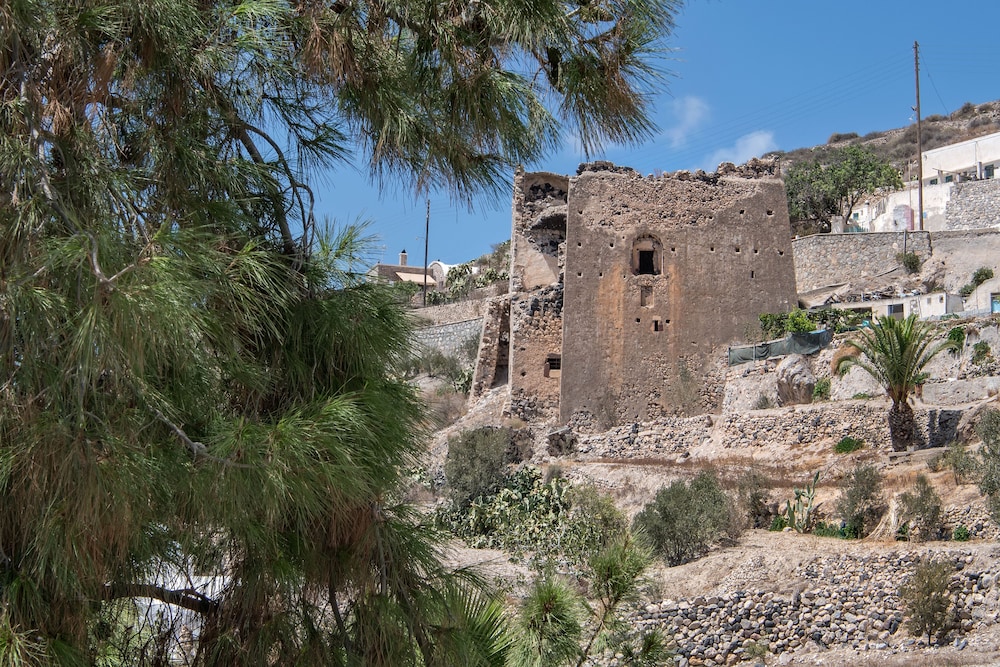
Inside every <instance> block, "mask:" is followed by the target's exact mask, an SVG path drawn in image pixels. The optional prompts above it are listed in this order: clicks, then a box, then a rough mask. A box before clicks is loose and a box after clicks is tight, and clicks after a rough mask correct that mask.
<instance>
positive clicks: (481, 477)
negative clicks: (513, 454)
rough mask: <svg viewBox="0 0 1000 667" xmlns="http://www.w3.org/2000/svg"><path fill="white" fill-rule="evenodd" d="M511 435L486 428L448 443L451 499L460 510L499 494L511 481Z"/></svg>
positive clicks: (464, 434) (452, 439) (468, 432)
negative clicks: (474, 501) (503, 486)
mask: <svg viewBox="0 0 1000 667" xmlns="http://www.w3.org/2000/svg"><path fill="white" fill-rule="evenodd" d="M510 447H511V434H510V431H508V430H507V429H504V428H497V427H494V426H484V427H482V428H477V429H474V430H472V431H465V432H464V433H462V434H461V435H459V436H457V437H454V438H451V439H450V440H449V441H448V454H447V456H446V457H445V462H444V474H445V478H446V479H447V480H448V497H449V498H450V500H451V502H452V503H453V504H454V505H456V506H458V507H465V506H467V505H468V504H469V503H470V502H472V501H473V500H475V499H477V498H480V497H483V496H489V495H491V494H493V493H494V492H496V490H497V489H499V488H500V486H501V484H503V482H504V480H505V479H506V478H507V476H508V473H507V464H508V463H509V462H510V459H509V457H508V451H509V450H510Z"/></svg>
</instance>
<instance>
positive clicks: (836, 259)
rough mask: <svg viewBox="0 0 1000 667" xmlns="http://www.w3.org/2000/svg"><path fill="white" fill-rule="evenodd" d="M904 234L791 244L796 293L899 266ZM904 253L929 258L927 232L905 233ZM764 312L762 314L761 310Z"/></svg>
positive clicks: (813, 239)
mask: <svg viewBox="0 0 1000 667" xmlns="http://www.w3.org/2000/svg"><path fill="white" fill-rule="evenodd" d="M903 245H904V241H903V232H870V233H859V234H813V235H812V236H806V237H803V238H799V239H795V240H794V241H793V242H792V251H793V255H794V257H795V286H796V290H797V291H798V292H799V293H802V292H808V291H810V290H814V289H818V288H820V287H827V286H829V285H837V284H840V283H845V282H848V281H853V280H862V279H864V278H873V277H875V276H877V275H880V274H882V273H885V272H886V271H888V270H890V269H892V268H893V267H896V266H899V261H898V260H897V259H896V256H897V255H899V254H900V253H902V252H903ZM905 245H906V250H907V252H915V253H917V255H918V256H919V257H920V259H922V260H926V259H927V258H928V257H930V256H931V240H930V233H929V232H907V233H906V242H905ZM761 312H765V311H761Z"/></svg>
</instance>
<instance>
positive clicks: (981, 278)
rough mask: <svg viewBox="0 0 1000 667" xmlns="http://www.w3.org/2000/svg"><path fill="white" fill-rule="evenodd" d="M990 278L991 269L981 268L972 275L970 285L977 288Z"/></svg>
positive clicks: (991, 274) (991, 275)
mask: <svg viewBox="0 0 1000 667" xmlns="http://www.w3.org/2000/svg"><path fill="white" fill-rule="evenodd" d="M992 277H993V269H991V268H990V267H988V266H982V267H980V268H978V269H976V272H975V273H973V274H972V284H973V285H975V286H976V287H979V286H980V285H982V284H983V283H985V282H986V281H987V280H989V279H990V278H992Z"/></svg>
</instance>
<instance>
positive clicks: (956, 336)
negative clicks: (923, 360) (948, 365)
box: [948, 327, 965, 355]
mask: <svg viewBox="0 0 1000 667" xmlns="http://www.w3.org/2000/svg"><path fill="white" fill-rule="evenodd" d="M948 340H949V341H951V342H952V343H954V344H955V347H954V348H952V349H951V350H950V352H951V354H952V355H958V354H961V353H962V348H963V347H964V346H965V327H952V328H951V329H949V330H948Z"/></svg>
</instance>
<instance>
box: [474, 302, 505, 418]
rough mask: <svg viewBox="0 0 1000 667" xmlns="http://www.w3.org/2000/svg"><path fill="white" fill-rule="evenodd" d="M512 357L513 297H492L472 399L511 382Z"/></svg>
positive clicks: (475, 372)
mask: <svg viewBox="0 0 1000 667" xmlns="http://www.w3.org/2000/svg"><path fill="white" fill-rule="evenodd" d="M509 360H510V297H509V296H502V297H496V298H494V299H490V300H489V302H488V303H487V304H486V314H485V315H483V331H482V336H481V338H480V340H479V352H478V354H477V355H476V368H475V371H474V372H473V375H472V389H471V390H470V392H469V398H470V399H472V400H475V399H477V398H479V397H480V396H482V395H483V394H485V393H486V392H487V391H489V390H490V389H492V388H493V387H495V386H497V385H500V384H503V383H505V382H507V381H508V374H507V371H508V363H509Z"/></svg>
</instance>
